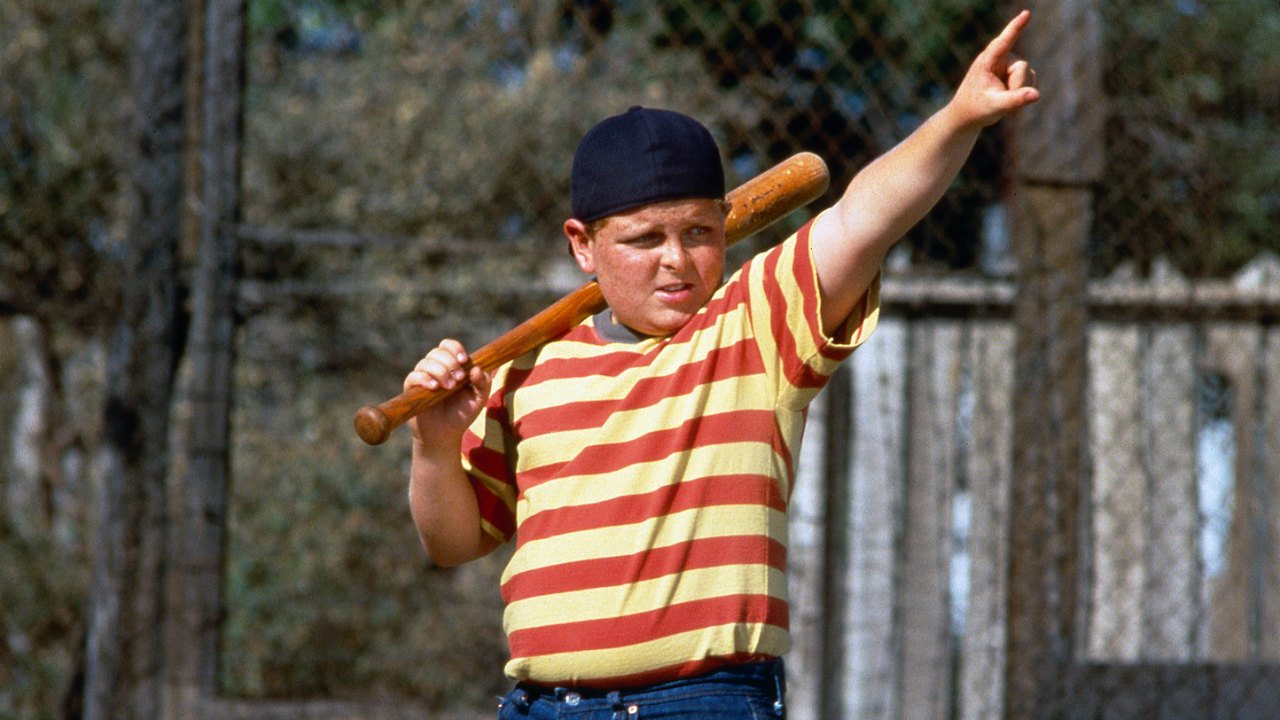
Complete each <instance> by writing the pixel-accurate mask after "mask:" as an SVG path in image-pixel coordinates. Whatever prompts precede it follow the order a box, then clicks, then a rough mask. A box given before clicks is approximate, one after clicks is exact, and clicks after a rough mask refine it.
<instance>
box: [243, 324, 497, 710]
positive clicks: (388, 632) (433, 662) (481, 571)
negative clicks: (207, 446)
mask: <svg viewBox="0 0 1280 720" xmlns="http://www.w3.org/2000/svg"><path fill="white" fill-rule="evenodd" d="M311 340H312V341H316V340H319V338H312V339H311ZM237 381H238V383H239V385H240V390H241V393H242V397H243V398H245V400H246V401H245V402H243V403H242V404H241V407H242V408H243V409H242V411H241V412H239V413H238V414H237V416H236V418H235V422H236V425H237V428H238V431H237V433H236V447H235V450H234V458H235V476H236V477H237V487H236V490H235V493H234V498H233V504H232V507H231V513H230V517H231V521H232V522H231V527H230V547H229V549H228V557H229V560H230V565H229V567H228V574H227V582H228V592H227V596H228V604H229V608H228V609H229V614H228V618H227V625H226V628H225V633H224V642H225V645H226V650H225V654H224V656H223V660H224V662H223V669H222V677H223V685H224V687H225V689H226V692H228V693H230V694H232V695H235V696H246V697H257V698H278V697H338V698H356V699H359V698H368V697H407V698H413V699H414V700H415V701H419V702H425V703H428V704H430V705H432V706H434V707H437V708H441V709H449V708H452V709H458V708H474V707H482V706H484V705H486V704H487V703H488V700H489V699H490V698H492V696H493V695H494V694H495V693H498V692H500V691H501V690H502V688H503V686H504V685H505V680H504V679H503V677H502V673H501V667H502V663H503V661H504V656H505V650H506V646H505V642H504V641H503V636H502V631H501V624H500V621H501V607H502V606H501V598H500V597H499V594H498V590H497V587H498V575H499V573H500V570H501V564H502V558H501V557H493V558H487V559H485V560H483V561H479V562H477V563H474V564H472V565H469V566H467V567H464V568H459V569H456V570H442V569H437V568H433V567H432V566H431V565H430V563H429V562H428V560H427V558H426V555H425V553H424V552H423V550H422V547H421V544H420V543H419V541H418V538H417V535H416V533H415V532H414V530H413V523H412V520H411V519H410V517H409V512H408V502H407V500H406V494H405V493H406V488H407V479H408V476H407V469H406V468H405V466H404V458H403V457H401V456H400V454H399V453H397V452H383V451H381V450H374V449H371V448H368V447H365V446H363V445H361V444H360V443H359V441H357V440H355V439H354V435H353V433H352V432H351V427H350V416H349V413H348V412H347V410H348V409H349V408H354V407H357V406H358V404H359V403H360V402H361V397H362V396H363V397H364V398H366V399H367V398H368V397H371V395H370V394H369V393H371V392H373V390H362V389H361V388H355V387H344V386H343V383H344V382H349V378H342V377H337V376H332V375H325V374H323V373H316V372H314V369H313V368H308V367H306V366H305V365H300V364H297V363H296V362H288V361H286V362H273V363H258V362H254V361H253V360H252V359H249V360H248V361H246V362H244V363H242V364H241V370H240V373H239V377H238V378H237ZM281 428H287V430H288V432H286V433H282V432H281Z"/></svg>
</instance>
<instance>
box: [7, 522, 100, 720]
mask: <svg viewBox="0 0 1280 720" xmlns="http://www.w3.org/2000/svg"><path fill="white" fill-rule="evenodd" d="M86 571H87V568H86V566H85V564H84V558H83V557H80V556H78V555H77V554H76V553H74V552H72V551H69V550H68V548H66V547H65V546H63V545H61V544H59V543H55V542H54V541H53V540H52V538H51V537H49V536H48V535H46V534H43V533H42V534H37V535H35V536H31V535H29V534H24V533H23V532H22V531H20V530H19V529H18V528H16V527H14V526H13V525H12V524H11V523H10V522H9V521H8V513H7V512H6V511H5V508H4V507H3V505H0V608H4V612H2V613H0V638H3V642H0V718H19V717H20V718H30V720H46V719H47V720H52V719H53V718H57V717H61V713H60V712H59V708H60V707H61V706H62V703H63V702H64V701H65V698H66V694H67V691H68V686H69V685H70V683H71V682H72V680H73V673H74V671H75V668H76V667H77V657H78V656H79V655H80V653H81V652H82V649H83V644H84V627H85V622H84V619H83V618H82V617H81V615H80V609H81V608H82V607H83V606H84V602H85V599H86V588H87V587H88V583H87V582H86V580H87V577H86V576H87V572H86Z"/></svg>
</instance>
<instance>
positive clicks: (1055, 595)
mask: <svg viewBox="0 0 1280 720" xmlns="http://www.w3.org/2000/svg"><path fill="white" fill-rule="evenodd" d="M1030 6H1031V7H1032V8H1033V10H1034V12H1035V15H1034V17H1033V21H1032V28H1031V29H1030V30H1029V31H1028V36H1027V38H1025V42H1024V43H1023V46H1022V47H1021V48H1020V49H1021V52H1022V53H1023V54H1024V55H1026V56H1027V57H1028V58H1029V59H1030V60H1031V62H1032V64H1033V65H1034V66H1035V67H1037V69H1038V70H1039V73H1040V77H1041V86H1042V89H1043V92H1044V94H1045V102H1044V103H1042V105H1044V106H1045V107H1043V108H1037V109H1036V110H1035V111H1034V112H1032V113H1027V114H1024V116H1022V117H1020V118H1019V119H1018V120H1017V121H1016V122H1014V121H1007V122H1004V123H1001V124H1000V125H998V126H996V127H993V128H991V129H990V130H988V131H987V132H986V133H985V134H984V135H983V136H982V139H981V140H980V142H979V144H978V146H977V148H976V149H975V151H974V153H973V156H972V157H971V159H970V161H969V163H968V164H967V165H966V166H965V168H964V170H963V171H962V173H961V175H960V177H959V178H958V179H957V181H956V182H955V184H954V186H953V188H952V189H951V191H950V192H949V193H948V195H947V196H946V197H945V198H944V199H943V201H942V202H941V203H940V204H939V206H938V207H937V208H936V209H935V210H934V211H933V212H932V213H930V215H929V216H928V218H926V220H925V221H924V222H923V223H921V224H920V225H919V226H918V227H917V228H916V229H915V230H913V231H912V232H911V234H910V235H909V236H908V237H907V238H906V239H905V240H904V241H903V242H902V243H901V244H900V245H899V247H898V248H897V249H896V250H895V251H894V253H893V254H892V256H891V257H890V260H889V263H888V265H887V268H886V273H887V274H886V284H885V296H884V301H885V322H884V323H883V325H882V330H881V331H879V332H878V336H877V339H876V340H874V341H873V342H872V343H871V344H870V345H869V346H868V349H867V350H866V351H865V352H864V351H860V352H859V353H857V354H856V356H855V357H856V358H857V359H856V361H855V362H854V363H851V367H850V368H848V369H847V371H846V372H845V373H842V375H841V376H840V377H838V378H837V379H836V381H835V382H834V383H833V386H832V387H831V388H830V389H829V390H828V392H826V393H824V396H823V398H822V400H821V401H820V403H819V405H818V406H817V408H815V411H814V413H813V424H812V427H811V436H810V439H809V440H806V445H805V454H804V455H803V456H802V458H801V462H802V476H803V477H804V478H805V482H806V483H807V485H806V486H805V487H806V488H807V490H804V491H797V492H798V493H800V494H799V495H798V496H797V497H796V498H795V499H794V503H795V505H794V508H793V513H792V515H793V517H792V523H793V528H792V533H793V547H792V556H791V557H792V562H791V565H792V572H793V575H794V579H793V594H794V595H795V597H794V598H793V626H794V628H793V629H795V630H796V635H797V649H796V651H795V653H794V655H795V658H794V662H793V663H792V665H791V668H792V670H791V671H792V673H793V676H794V682H793V686H794V688H795V696H796V700H795V703H794V705H793V715H794V716H796V717H800V718H804V717H855V716H856V717H861V718H939V719H941V718H960V717H965V718H970V717H972V718H978V717H996V716H1000V715H1002V714H1003V715H1006V716H1009V717H1024V716H1052V717H1059V716H1061V717H1067V716H1070V717H1184V716H1185V717H1209V716H1210V712H1209V710H1208V709H1207V708H1219V709H1220V710H1221V709H1222V708H1225V710H1221V712H1224V713H1226V714H1219V715H1215V716H1216V717H1269V715H1266V712H1269V708H1273V707H1274V706H1275V704H1274V703H1275V701H1276V700H1277V697H1276V695H1277V693H1280V690H1277V687H1278V686H1277V684H1276V683H1275V679H1276V672H1275V670H1274V667H1275V666H1274V665H1273V663H1277V662H1278V661H1280V555H1278V554H1277V552H1276V550H1275V548H1276V547H1280V507H1278V506H1277V504H1276V503H1277V498H1280V330H1277V329H1276V321H1277V319H1278V318H1280V260H1278V259H1277V254H1278V253H1280V231H1278V228H1280V55H1277V53H1276V52H1275V48H1277V47H1280V5H1277V4H1276V3H1274V2H1270V1H1268V0H1216V1H1213V2H1210V1H1208V0H1088V1H1085V0H1071V1H1069V2H1059V3H1046V2H1041V3H1036V2H1033V3H1030ZM1017 9H1019V8H1016V7H1013V6H1010V5H1007V4H1006V3H1003V2H995V1H994V0H913V1H912V2H906V1H905V0H863V1H859V2H854V1H852V0H760V1H743V2H724V3H708V2H696V1H695V0H663V1H662V2H633V1H628V0H554V1H543V2H533V0H489V1H481V0H345V1H344V0H244V1H243V2H231V1H227V0H187V2H176V1H172V2H161V1H157V0H137V1H136V2H128V1H126V0H59V1H57V2H54V1H53V0H13V1H9V2H4V3H3V4H0V78H3V80H0V442H2V443H3V451H2V452H0V718H9V717H12V718H33V719H44V718H73V717H85V716H88V717H161V716H163V717H195V716H199V717H210V718H228V717H281V718H286V717H401V716H404V717H408V716H409V715H410V714H414V716H417V717H424V716H426V717H484V716H489V715H490V714H491V712H492V710H491V708H492V705H493V696H494V695H496V694H499V693H501V692H503V691H504V690H505V688H506V686H507V681H506V680H505V679H504V678H503V677H502V675H501V667H502V663H503V661H504V658H505V655H506V647H505V641H504V639H503V636H502V632H501V601H500V598H499V596H498V592H497V577H498V575H499V573H500V572H501V568H502V564H503V559H504V554H503V553H502V552H499V553H497V554H496V555H495V556H493V557H490V558H486V559H484V560H482V561H479V562H476V563H473V564H471V565H468V566H465V567H461V568H455V569H443V568H438V567H435V566H434V565H432V563H431V562H430V560H429V558H427V557H426V556H425V555H424V553H423V552H422V550H421V548H420V546H419V544H418V540H417V537H416V535H415V533H414V531H413V527H412V523H411V521H410V518H409V515H408V512H407V505H406V502H405V492H406V489H407V482H406V481H407V471H408V444H407V441H406V435H404V434H401V433H404V431H400V433H397V434H396V435H394V436H393V438H392V440H391V441H390V442H389V443H388V444H387V445H385V446H380V447H376V448H371V447H367V446H365V445H363V444H362V443H361V442H360V441H359V440H358V439H357V438H356V437H355V435H354V433H353V432H352V430H351V417H352V414H353V413H354V411H355V410H356V409H357V408H359V407H360V406H362V405H364V404H367V403H370V402H375V401H380V400H382V399H385V398H386V397H389V396H390V395H392V394H394V393H396V392H397V391H398V390H399V386H400V382H401V379H402V378H403V376H404V374H405V372H406V371H407V370H408V369H409V368H410V367H412V365H413V363H414V362H415V361H416V359H417V358H418V357H419V356H420V355H421V354H422V353H423V352H424V351H425V350H426V349H428V348H430V347H432V346H433V345H434V344H435V343H436V342H437V341H438V340H439V339H440V338H442V337H446V336H451V337H457V338H459V339H461V340H463V341H464V342H466V343H468V344H469V345H471V346H473V347H476V346H479V345H480V344H483V343H484V342H486V341H488V340H491V339H493V338H495V337H497V336H498V335H499V334H501V333H502V332H504V331H505V330H507V329H509V328H510V327H512V326H513V325H515V324H516V323H518V322H519V321H521V320H523V319H524V318H526V317H528V316H529V315H532V314H533V313H534V312H536V311H538V310H540V309H541V308H543V307H545V306H546V305H547V304H549V303H550V302H552V301H554V300H555V299H557V298H558V297H560V296H561V295H563V294H564V293H565V292H567V291H569V290H572V289H573V288H575V287H577V286H578V285H579V284H581V282H583V281H584V279H585V278H583V277H581V276H580V275H579V274H578V271H577V270H576V268H575V267H574V266H573V265H572V264H571V263H570V260H569V257H568V254H567V253H566V252H565V250H564V249H563V248H564V243H563V240H562V238H561V236H560V230H559V228H560V223H561V222H562V221H563V219H564V218H565V217H567V216H568V214H569V197H568V174H569V173H568V170H569V162H570V158H571V155H572V151H573V148H574V146H575V144H576V142H577V140H578V138H579V137H581V135H582V134H583V133H584V132H585V131H586V130H587V129H588V128H589V127H590V126H591V125H593V124H594V123H595V122H597V121H598V120H600V119H602V118H603V117H605V116H607V115H611V114H614V113H617V112H621V111H623V110H625V109H626V108H627V107H629V106H631V105H637V104H642V105H650V106H658V107H668V108H672V109H677V110H681V111H683V112H686V113H689V114H691V115H693V116H695V117H697V118H699V119H701V120H702V121H703V122H704V123H706V124H707V125H708V126H709V127H710V128H711V129H712V131H713V133H714V134H715V136H716V138H717V140H718V141H719V143H720V147H721V149H722V152H723V154H724V157H725V160H726V166H727V171H728V174H729V184H730V186H731V187H732V186H736V185H737V184H740V183H741V182H743V181H745V180H747V179H749V178H751V177H753V176H754V175H756V174H758V173H759V172H761V171H762V170H764V169H765V168H767V167H769V166H771V165H772V164H774V163H776V162H778V161H780V160H782V159H784V158H786V157H788V156H789V155H791V154H793V153H795V152H798V151H802V150H808V151H812V152H815V153H817V154H819V155H820V156H822V157H823V158H824V159H825V160H826V161H827V163H828V165H829V167H830V170H831V174H832V191H831V192H830V193H829V194H828V196H827V197H825V198H823V199H822V200H820V201H819V202H817V203H815V204H814V205H813V206H812V207H813V208H815V209H817V208H821V207H825V206H826V204H828V203H829V202H831V201H832V200H833V199H834V197H835V193H837V192H838V191H839V190H840V189H841V188H843V187H844V185H845V184H846V183H847V182H848V181H849V179H850V178H851V177H852V175H853V174H854V173H855V172H856V171H857V169H858V168H859V167H861V166H862V165H864V164H865V163H866V162H868V161H869V160H871V159H872V158H874V157H876V156H877V155H879V154H880V153H883V152H884V151H886V150H887V149H889V148H890V147H892V146H893V145H894V144H895V143H896V142H897V141H899V140H901V139H902V138H903V137H905V136H906V135H907V134H908V133H910V132H911V131H912V130H913V129H914V128H915V127H917V126H918V125H919V124H920V123H921V122H923V120H924V119H925V118H927V117H928V116H929V115H930V114H931V113H932V112H934V111H935V110H937V109H938V108H939V107H941V106H942V105H943V103H945V102H946V100H947V99H948V97H949V95H950V93H951V91H952V90H953V88H954V87H955V86H956V84H957V83H958V82H959V79H960V78H961V77H962V76H963V73H964V71H965V69H966V68H967V66H968V64H969V62H970V60H971V59H972V57H973V56H974V55H975V54H976V53H977V52H978V51H979V50H980V49H981V48H982V46H983V45H984V44H985V43H986V42H987V40H988V39H989V38H990V37H992V36H993V35H994V34H995V33H997V32H998V31H999V29H1000V28H1001V27H1003V25H1004V23H1005V22H1006V21H1007V20H1008V18H1009V17H1011V16H1012V15H1013V13H1014V12H1015V11H1016V10H1017ZM813 212H815V210H802V211H800V212H797V213H796V214H794V215H793V216H792V217H790V218H788V219H787V220H785V221H783V222H782V223H780V226H779V227H776V228H773V229H771V230H769V231H766V232H765V233H762V234H761V235H760V236H758V237H757V238H754V239H752V240H751V241H748V242H746V243H744V244H743V246H741V247H739V248H735V249H734V250H733V251H732V256H733V261H732V262H731V265H733V266H735V267H736V265H737V264H740V263H741V261H742V260H743V259H745V258H746V257H748V255H749V254H750V253H751V252H753V251H755V250H758V249H760V248H763V247H766V246H768V245H769V244H772V243H774V242H777V241H778V240H779V239H781V238H782V237H784V236H785V235H786V233H788V232H789V231H791V230H794V229H795V228H797V227H798V226H799V225H800V224H801V223H803V222H804V221H805V220H807V219H808V218H809V217H811V216H812V213H813ZM1037 509H1038V510H1041V511H1043V512H1042V513H1040V514H1037V513H1036V512H1034V511H1036V510H1037ZM1046 517H1047V518H1048V519H1047V520H1046V519H1045V518H1046ZM1029 522H1030V523H1034V522H1044V523H1045V525H1044V526H1035V525H1027V524H1026V523H1029ZM1019 523H1022V524H1021V525H1020V524H1019ZM1046 528H1048V530H1047V532H1049V533H1050V535H1048V536H1046V535H1045V534H1043V532H1046ZM802 630H803V633H802V632H801V631H802ZM1027 659H1030V660H1031V661H1030V662H1023V661H1024V660H1027ZM1055 663H1056V664H1055ZM1031 666H1042V667H1043V668H1048V669H1049V670H1052V669H1054V668H1057V669H1062V668H1068V669H1070V672H1061V673H1057V676H1058V679H1051V680H1046V679H1045V678H1044V677H1041V676H1037V675H1035V673H1034V672H1032V673H1031V675H1030V676H1027V675H1026V673H1027V672H1029V671H1027V669H1026V668H1027V667H1031ZM1077 670H1079V671H1078V672H1077ZM1037 672H1038V671H1037ZM1063 678H1065V679H1063ZM1098 683H1101V685H1099V684H1098ZM1099 687H1105V690H1097V688H1099ZM1028 688H1030V689H1028ZM1082 688H1083V690H1082ZM1075 693H1082V694H1075ZM1082 697H1083V698H1087V700H1081V699H1080V698H1082ZM1169 697H1175V698H1181V700H1177V701H1169V700H1168V699H1167V698H1169ZM1072 698H1074V699H1072ZM1108 698H1109V699H1108ZM1028 703H1029V704H1028ZM1126 703H1127V704H1126ZM1025 708H1036V709H1033V710H1026V711H1025V712H1026V714H1024V709H1025ZM1046 708H1047V709H1046ZM1125 708H1129V710H1125ZM1126 712H1131V713H1133V714H1125V713H1126ZM1072 713H1074V714H1072ZM1108 713H1111V714H1108ZM1116 713H1119V714H1116ZM1178 713H1185V714H1178ZM1251 713H1253V714H1251Z"/></svg>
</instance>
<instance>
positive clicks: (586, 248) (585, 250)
mask: <svg viewBox="0 0 1280 720" xmlns="http://www.w3.org/2000/svg"><path fill="white" fill-rule="evenodd" d="M564 236H565V238H567V239H568V241H569V254H570V255H572V256H573V259H574V261H575V262H577V263H578V267H579V268H581V269H582V272H585V273H593V272H595V271H596V262H595V256H594V255H593V254H592V252H591V251H592V248H591V233H590V232H589V231H588V230H587V226H586V224H585V223H583V222H582V221H581V220H578V219H577V218H569V219H568V220H565V221H564Z"/></svg>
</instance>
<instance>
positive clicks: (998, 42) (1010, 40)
mask: <svg viewBox="0 0 1280 720" xmlns="http://www.w3.org/2000/svg"><path fill="white" fill-rule="evenodd" d="M1030 20H1031V11H1030V10H1023V11H1022V12H1020V13H1018V14H1017V15H1016V16H1015V17H1014V18H1013V19H1012V20H1010V21H1009V24H1008V25H1005V26H1004V30H1001V31H1000V34H999V35H997V36H996V37H995V38H994V39H992V41H991V42H990V43H989V44H988V45H987V54H988V55H990V56H992V57H993V58H999V57H1003V56H1005V55H1008V54H1009V53H1010V52H1012V51H1013V46H1014V45H1015V44H1017V42H1018V37H1019V36H1020V35H1022V29H1023V28H1025V27H1026V26H1027V23H1028V22H1030Z"/></svg>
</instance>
